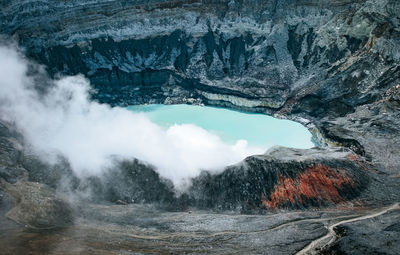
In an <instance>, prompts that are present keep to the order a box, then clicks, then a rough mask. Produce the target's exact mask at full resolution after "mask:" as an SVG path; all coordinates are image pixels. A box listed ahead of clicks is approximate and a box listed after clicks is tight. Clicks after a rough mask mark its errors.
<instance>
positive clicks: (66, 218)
mask: <svg viewBox="0 0 400 255" xmlns="http://www.w3.org/2000/svg"><path fill="white" fill-rule="evenodd" d="M0 188H1V189H3V190H5V191H6V192H7V193H9V194H11V195H12V196H13V197H14V199H15V200H16V201H17V203H16V205H15V207H13V208H12V209H11V210H10V211H9V212H8V213H7V217H9V218H10V219H12V220H14V221H16V222H18V223H20V224H23V225H27V226H29V227H31V228H35V229H49V228H57V227H63V226H65V225H67V224H70V223H71V221H72V218H71V208H70V207H69V205H68V204H67V203H66V202H65V201H63V200H62V199H61V198H59V197H57V196H56V195H55V194H54V192H55V191H54V190H51V189H50V188H48V187H47V186H46V185H43V184H39V183H34V182H17V183H16V184H15V185H10V184H7V183H4V182H3V183H0Z"/></svg>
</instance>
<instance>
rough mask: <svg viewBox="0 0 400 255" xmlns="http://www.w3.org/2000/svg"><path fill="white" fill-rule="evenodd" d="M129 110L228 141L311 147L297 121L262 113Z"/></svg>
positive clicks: (159, 108)
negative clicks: (197, 128)
mask: <svg viewBox="0 0 400 255" xmlns="http://www.w3.org/2000/svg"><path fill="white" fill-rule="evenodd" d="M128 110H131V111H133V112H143V113H144V114H145V115H146V116H147V117H148V118H149V119H150V120H151V121H152V122H154V123H156V124H158V125H160V126H162V127H164V128H169V127H170V126H172V125H175V124H178V125H181V124H193V125H196V126H199V127H201V128H203V129H205V130H207V131H208V132H210V133H212V134H215V135H217V136H219V137H220V139H221V140H222V141H224V142H225V143H228V144H234V143H236V142H237V141H238V140H246V141H247V142H248V145H249V146H256V147H261V148H269V147H271V146H274V145H281V146H286V147H292V148H300V149H307V148H311V147H314V144H313V142H312V141H311V137H312V135H311V133H310V132H309V131H308V130H307V128H305V127H304V126H303V125H301V124H300V123H297V122H294V121H290V120H283V119H277V118H274V117H271V116H267V115H264V114H254V113H244V112H239V111H233V110H228V109H223V108H217V107H209V106H197V105H186V104H179V105H162V104H151V105H135V106H129V107H128Z"/></svg>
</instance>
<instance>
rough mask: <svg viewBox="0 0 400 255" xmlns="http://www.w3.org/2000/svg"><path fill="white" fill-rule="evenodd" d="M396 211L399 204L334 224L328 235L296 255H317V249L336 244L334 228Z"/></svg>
mask: <svg viewBox="0 0 400 255" xmlns="http://www.w3.org/2000/svg"><path fill="white" fill-rule="evenodd" d="M395 209H400V206H399V203H395V204H393V205H391V206H389V207H385V208H383V209H382V210H380V211H378V212H374V213H371V214H367V215H364V216H359V217H356V218H351V219H347V220H343V221H339V222H337V223H335V224H332V225H330V226H329V227H328V230H329V231H328V233H327V234H326V235H324V236H322V237H320V238H318V239H316V240H314V241H312V242H311V243H310V244H309V245H307V246H306V247H304V248H303V249H302V250H301V251H299V252H297V253H296V255H304V254H315V253H316V249H317V248H323V247H326V246H328V245H330V244H332V243H333V242H335V241H336V240H337V238H338V236H337V235H336V232H335V231H334V228H335V227H337V226H339V225H342V224H346V223H350V222H354V221H360V220H366V219H370V218H374V217H378V216H380V215H382V214H385V213H387V212H388V211H391V210H395ZM326 239H329V240H328V241H326Z"/></svg>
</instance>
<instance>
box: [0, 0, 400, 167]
mask: <svg viewBox="0 0 400 255" xmlns="http://www.w3.org/2000/svg"><path fill="white" fill-rule="evenodd" d="M1 9H2V12H1V14H0V17H1V20H2V23H1V25H0V30H1V31H2V32H3V33H6V34H8V35H11V36H13V37H14V38H16V39H17V41H18V42H19V44H21V45H22V46H24V47H26V51H27V54H28V56H30V57H31V58H33V59H35V60H37V61H39V62H40V63H42V64H44V65H45V66H46V68H47V69H48V71H49V72H50V73H51V74H53V75H55V74H58V73H61V74H68V75H70V74H78V73H83V74H84V75H85V76H86V77H88V78H89V79H90V80H91V82H92V84H93V86H94V87H95V88H96V89H97V91H98V93H97V94H95V95H94V98H96V99H97V100H100V101H101V102H105V103H109V104H111V105H129V104H138V103H185V102H189V103H193V102H194V103H205V104H209V105H219V106H224V107H230V108H237V109H241V110H245V111H257V112H264V113H268V114H278V115H280V116H287V117H289V118H293V119H297V120H301V121H302V122H303V123H304V124H306V125H308V127H309V128H310V129H313V128H314V127H316V128H317V129H316V130H314V131H315V133H316V135H317V136H320V138H321V143H322V144H324V143H327V144H331V145H332V144H333V145H343V146H347V147H349V148H351V149H352V150H354V151H356V152H357V153H359V154H360V155H366V156H367V157H369V158H370V159H372V160H374V161H375V163H377V164H379V165H380V167H381V168H382V169H383V170H385V171H389V172H392V173H396V172H398V170H397V169H399V167H400V166H399V164H398V163H396V162H400V160H399V158H398V156H396V155H400V153H398V152H399V148H400V146H399V145H400V144H399V141H398V139H396V137H399V130H398V128H397V126H399V124H400V123H399V121H398V120H399V118H398V117H399V116H398V99H396V98H395V97H394V98H393V97H392V99H391V100H389V101H388V100H385V98H386V97H387V95H386V94H387V93H389V92H390V91H391V92H390V93H392V94H393V93H398V91H399V87H398V84H399V83H400V80H399V76H400V75H399V72H400V67H399V62H400V47H399V46H398V45H400V44H399V39H400V33H399V27H400V21H399V13H400V4H399V2H398V1H396V0H368V1H367V0H359V1H347V0H337V1H294V0H293V1H291V0H286V1H278V0H274V1H258V0H252V1H234V0H232V1H196V0H193V1H84V2H82V1H68V3H66V2H65V1H51V2H49V1H40V2H38V1H13V2H3V3H1ZM311 123H312V124H311ZM384 129H390V130H386V131H383V130H384ZM384 151H388V152H389V154H390V155H392V156H390V159H388V158H387V157H386V156H385V155H387V154H388V153H385V152H384ZM382 152H383V153H382Z"/></svg>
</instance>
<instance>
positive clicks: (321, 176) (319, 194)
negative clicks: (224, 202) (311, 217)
mask: <svg viewBox="0 0 400 255" xmlns="http://www.w3.org/2000/svg"><path fill="white" fill-rule="evenodd" d="M343 184H347V185H353V184H354V182H353V180H352V179H351V178H350V176H348V174H347V173H346V172H344V171H342V170H339V169H332V168H330V167H329V166H325V165H316V166H313V167H309V168H307V169H306V171H305V172H303V173H301V174H300V175H299V177H298V178H297V179H292V178H285V177H282V176H281V177H279V181H278V185H277V186H276V187H275V190H274V191H273V192H272V194H271V197H270V200H266V198H265V197H264V196H262V197H261V202H262V205H263V206H265V207H267V208H277V207H280V206H282V205H283V204H284V203H287V201H290V203H292V204H295V203H296V201H298V202H299V203H300V204H302V203H303V202H304V201H303V198H304V197H306V198H312V199H317V200H319V201H325V202H333V203H338V202H340V201H343V198H342V197H341V196H340V194H339V189H340V188H341V187H342V186H343Z"/></svg>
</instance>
